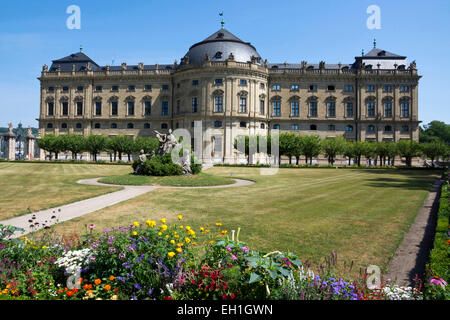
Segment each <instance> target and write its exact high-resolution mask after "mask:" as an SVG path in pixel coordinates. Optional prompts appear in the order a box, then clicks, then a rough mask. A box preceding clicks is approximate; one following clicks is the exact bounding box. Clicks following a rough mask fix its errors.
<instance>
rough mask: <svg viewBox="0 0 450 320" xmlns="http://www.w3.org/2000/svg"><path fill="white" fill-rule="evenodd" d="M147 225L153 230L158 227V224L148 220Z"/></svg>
mask: <svg viewBox="0 0 450 320" xmlns="http://www.w3.org/2000/svg"><path fill="white" fill-rule="evenodd" d="M145 223H146V224H147V225H148V226H149V227H150V228H153V227H154V226H156V222H155V221H152V220H147V221H145Z"/></svg>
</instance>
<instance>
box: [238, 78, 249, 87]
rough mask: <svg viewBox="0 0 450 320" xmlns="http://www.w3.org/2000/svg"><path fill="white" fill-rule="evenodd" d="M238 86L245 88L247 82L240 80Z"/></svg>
mask: <svg viewBox="0 0 450 320" xmlns="http://www.w3.org/2000/svg"><path fill="white" fill-rule="evenodd" d="M239 84H240V85H241V86H246V85H247V80H244V79H241V80H240V81H239Z"/></svg>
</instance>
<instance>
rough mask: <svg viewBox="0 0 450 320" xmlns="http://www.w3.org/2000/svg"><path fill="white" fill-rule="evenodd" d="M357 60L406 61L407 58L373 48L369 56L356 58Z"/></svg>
mask: <svg viewBox="0 0 450 320" xmlns="http://www.w3.org/2000/svg"><path fill="white" fill-rule="evenodd" d="M357 58H363V59H406V57H405V56H400V55H398V54H395V53H392V52H389V51H386V50H381V49H378V48H373V49H372V50H370V51H369V52H368V53H367V54H365V55H364V56H360V57H355V59H357Z"/></svg>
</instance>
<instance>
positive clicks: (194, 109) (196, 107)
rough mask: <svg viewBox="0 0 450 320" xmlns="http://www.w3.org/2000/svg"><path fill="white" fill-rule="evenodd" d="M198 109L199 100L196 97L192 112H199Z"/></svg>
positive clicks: (193, 99)
mask: <svg viewBox="0 0 450 320" xmlns="http://www.w3.org/2000/svg"><path fill="white" fill-rule="evenodd" d="M197 109H198V98H197V97H195V98H192V112H193V113H195V112H197V111H198V110H197Z"/></svg>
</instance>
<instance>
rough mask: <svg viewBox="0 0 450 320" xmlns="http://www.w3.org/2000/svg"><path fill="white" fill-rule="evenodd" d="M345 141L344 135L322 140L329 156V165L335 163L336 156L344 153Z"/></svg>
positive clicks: (324, 149) (323, 148)
mask: <svg viewBox="0 0 450 320" xmlns="http://www.w3.org/2000/svg"><path fill="white" fill-rule="evenodd" d="M345 143H346V141H345V139H344V138H343V137H339V138H327V139H325V140H322V150H323V152H324V153H325V156H326V157H327V158H328V164H329V165H334V162H335V159H336V156H337V155H339V154H343V153H344V149H345Z"/></svg>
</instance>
